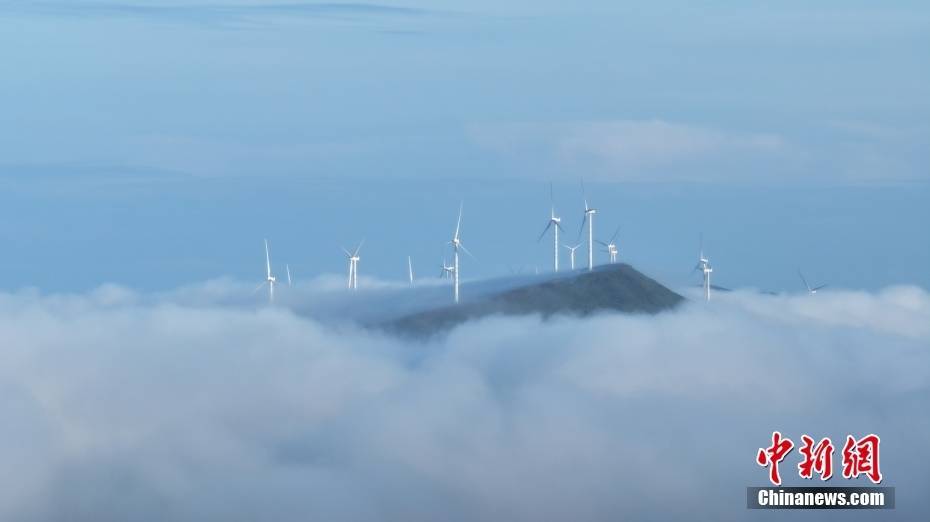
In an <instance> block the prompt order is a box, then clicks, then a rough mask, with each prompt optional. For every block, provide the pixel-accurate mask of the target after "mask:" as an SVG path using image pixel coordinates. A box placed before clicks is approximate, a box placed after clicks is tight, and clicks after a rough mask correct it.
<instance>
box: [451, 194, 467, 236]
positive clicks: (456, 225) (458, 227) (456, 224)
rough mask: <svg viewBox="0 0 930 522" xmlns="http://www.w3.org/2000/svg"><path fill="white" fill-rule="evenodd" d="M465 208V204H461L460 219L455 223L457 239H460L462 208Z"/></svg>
mask: <svg viewBox="0 0 930 522" xmlns="http://www.w3.org/2000/svg"><path fill="white" fill-rule="evenodd" d="M463 206H465V202H464V201H462V202H459V219H458V221H456V222H455V236H453V237H454V238H455V239H458V238H459V229H460V228H461V227H462V207H463Z"/></svg>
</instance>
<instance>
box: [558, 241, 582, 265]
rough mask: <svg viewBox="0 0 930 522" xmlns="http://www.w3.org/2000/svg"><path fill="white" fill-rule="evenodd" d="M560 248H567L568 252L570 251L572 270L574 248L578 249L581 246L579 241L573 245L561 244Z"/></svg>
mask: <svg viewBox="0 0 930 522" xmlns="http://www.w3.org/2000/svg"><path fill="white" fill-rule="evenodd" d="M562 248H567V249H568V250H569V252H571V260H572V270H574V269H575V250H578V249H579V248H581V243H578V244H577V245H575V246H569V245H562Z"/></svg>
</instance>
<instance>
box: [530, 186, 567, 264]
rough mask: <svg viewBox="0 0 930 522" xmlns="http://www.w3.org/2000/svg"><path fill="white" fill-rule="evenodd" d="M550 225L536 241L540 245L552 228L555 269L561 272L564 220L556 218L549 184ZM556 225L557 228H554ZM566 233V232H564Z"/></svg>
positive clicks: (547, 225)
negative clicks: (560, 258) (560, 236)
mask: <svg viewBox="0 0 930 522" xmlns="http://www.w3.org/2000/svg"><path fill="white" fill-rule="evenodd" d="M549 205H550V210H549V223H547V224H546V228H544V229H543V231H542V233H541V234H539V237H538V238H537V239H536V242H537V243H539V242H540V241H541V240H542V238H543V236H545V235H546V232H548V231H549V229H550V228H552V238H553V254H554V258H553V268H554V270H555V271H556V272H558V271H559V230H562V225H561V223H562V218H560V217H556V215H555V203H554V202H553V198H552V183H550V184H549ZM553 225H555V226H553ZM562 231H563V232H564V230H562Z"/></svg>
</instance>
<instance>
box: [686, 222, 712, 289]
mask: <svg viewBox="0 0 930 522" xmlns="http://www.w3.org/2000/svg"><path fill="white" fill-rule="evenodd" d="M698 270H700V271H701V274H702V275H703V278H704V281H703V286H704V300H705V301H710V274H711V272H713V271H714V269H713V268H711V266H710V260H708V259H707V258H706V257H705V256H704V236H703V235H701V251H700V255H699V257H698V262H697V265H695V266H694V270H692V271H691V272H692V273H694V272H696V271H698Z"/></svg>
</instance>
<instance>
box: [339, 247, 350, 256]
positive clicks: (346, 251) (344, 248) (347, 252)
mask: <svg viewBox="0 0 930 522" xmlns="http://www.w3.org/2000/svg"><path fill="white" fill-rule="evenodd" d="M339 248H341V249H342V251H343V252H345V253H346V257H352V252H349V251H348V250H346V247H339Z"/></svg>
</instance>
